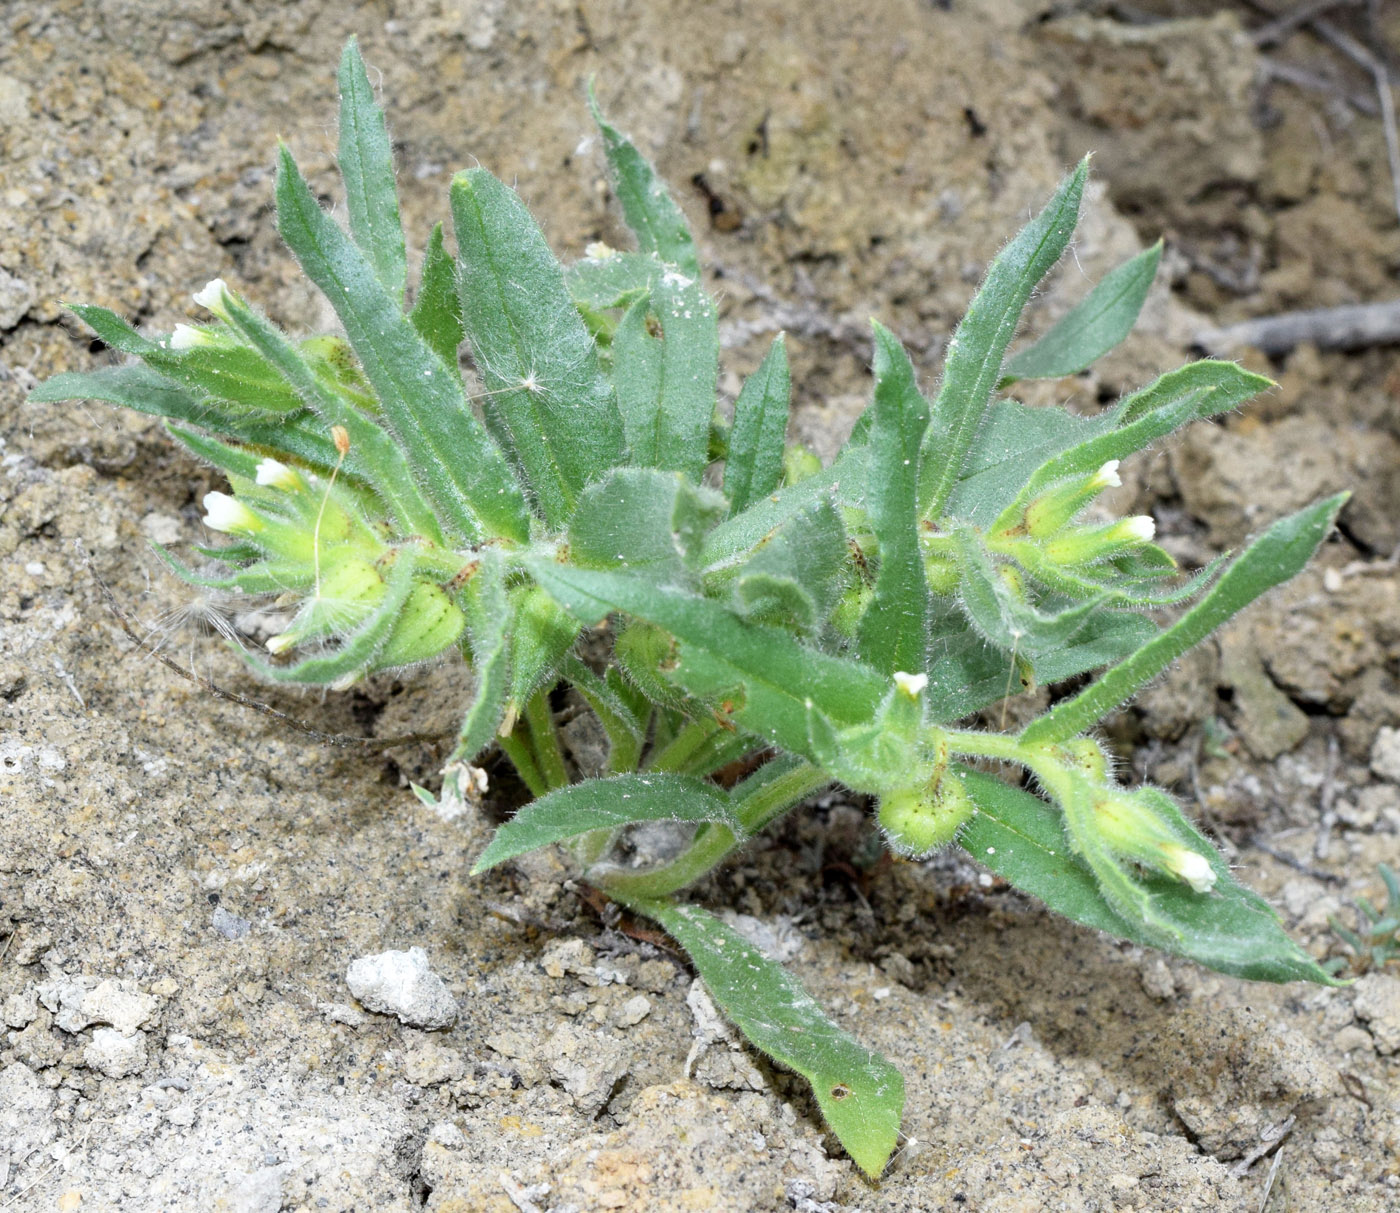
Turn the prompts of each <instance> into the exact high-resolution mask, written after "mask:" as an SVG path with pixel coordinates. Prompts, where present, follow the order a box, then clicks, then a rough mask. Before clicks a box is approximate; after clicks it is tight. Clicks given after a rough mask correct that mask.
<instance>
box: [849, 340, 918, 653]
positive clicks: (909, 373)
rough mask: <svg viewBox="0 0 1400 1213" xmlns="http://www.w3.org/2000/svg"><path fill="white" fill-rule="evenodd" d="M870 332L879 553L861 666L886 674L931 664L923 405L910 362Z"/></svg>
mask: <svg viewBox="0 0 1400 1213" xmlns="http://www.w3.org/2000/svg"><path fill="white" fill-rule="evenodd" d="M874 329H875V400H874V403H873V405H872V406H871V413H872V416H871V424H870V442H869V447H870V456H869V465H868V467H869V471H868V483H869V488H868V489H867V491H866V497H865V510H866V513H867V515H868V516H869V518H870V527H871V530H872V531H873V532H874V534H875V539H876V541H877V542H878V544H879V548H880V563H879V567H878V569H877V570H876V575H875V593H874V596H873V597H872V598H871V600H870V605H869V606H868V607H866V609H865V613H864V614H863V615H862V616H861V619H860V630H859V633H858V638H857V641H858V643H857V648H858V651H859V653H860V656H861V660H863V661H865V662H866V663H867V664H869V665H872V666H874V667H875V668H876V669H878V670H882V671H884V672H886V673H890V674H892V673H894V672H895V671H896V670H903V671H905V672H908V673H915V672H919V671H922V670H923V668H924V666H925V665H926V664H927V662H928V640H929V637H928V623H929V615H928V602H929V593H928V582H927V581H926V580H925V577H924V565H923V558H922V556H921V555H920V553H919V531H918V526H919V512H918V491H919V450H920V445H921V444H922V442H923V437H924V432H925V431H926V430H927V429H928V420H929V407H928V401H927V400H925V399H924V398H923V396H922V395H921V394H920V392H919V388H918V384H917V383H916V382H915V379H914V368H913V366H912V365H911V364H910V362H909V355H908V354H906V353H905V352H904V347H903V346H902V345H901V344H900V343H899V339H898V338H897V337H895V335H894V334H893V333H891V332H890V331H889V329H887V328H885V326H884V325H882V324H880V323H879V322H878V321H875V322H874Z"/></svg>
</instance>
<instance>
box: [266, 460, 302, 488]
mask: <svg viewBox="0 0 1400 1213" xmlns="http://www.w3.org/2000/svg"><path fill="white" fill-rule="evenodd" d="M256 478H257V482H258V483H259V484H260V485H262V487H263V488H265V489H282V490H284V491H285V492H288V493H295V492H297V491H298V490H299V489H300V488H301V477H300V476H298V475H297V474H296V473H295V472H294V471H292V469H291V468H289V467H288V466H287V465H286V464H285V463H279V462H278V461H277V460H276V459H271V458H268V459H264V460H263V461H262V462H261V463H260V464H258V470H257V474H256Z"/></svg>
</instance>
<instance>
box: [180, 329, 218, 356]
mask: <svg viewBox="0 0 1400 1213" xmlns="http://www.w3.org/2000/svg"><path fill="white" fill-rule="evenodd" d="M217 344H218V343H217V342H216V341H215V340H214V338H213V337H211V336H210V335H209V334H208V333H207V332H205V331H204V330H203V329H200V328H195V327H194V326H193V325H190V324H177V325H176V326H175V331H174V332H173V333H171V334H170V348H171V349H172V350H193V349H197V348H198V347H200V346H202V345H217Z"/></svg>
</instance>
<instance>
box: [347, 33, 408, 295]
mask: <svg viewBox="0 0 1400 1213" xmlns="http://www.w3.org/2000/svg"><path fill="white" fill-rule="evenodd" d="M338 83H339V86H340V148H339V154H338V155H337V157H336V161H337V163H338V164H339V165H340V177H341V180H342V181H344V182H345V209H346V211H347V212H348V213H349V215H350V234H351V235H352V236H354V238H355V243H356V244H358V245H359V246H360V249H361V251H362V252H363V253H364V254H365V256H366V257H367V258H368V259H369V262H370V264H371V265H373V266H374V272H375V273H376V274H377V275H378V277H379V281H380V282H381V283H383V285H384V289H385V290H386V291H388V292H389V294H390V295H392V296H393V297H394V298H395V299H397V300H398V301H399V302H400V303H402V302H403V291H404V282H405V280H406V278H407V275H408V270H407V263H406V259H405V253H404V244H403V226H402V224H401V223H400V222H399V194H398V188H397V186H396V185H395V184H394V155H393V149H392V147H391V146H390V143H389V131H388V128H387V127H386V126H385V125H384V111H383V110H381V109H380V108H379V106H378V105H376V104H375V100H374V90H373V89H372V88H370V84H369V77H368V76H367V75H366V74H365V63H364V60H363V59H361V58H360V47H359V44H358V43H357V42H356V40H355V38H354V36H353V35H352V36H351V38H350V40H349V41H348V42H347V43H346V44H345V51H344V53H343V54H342V55H341V57H340V73H339V76H338Z"/></svg>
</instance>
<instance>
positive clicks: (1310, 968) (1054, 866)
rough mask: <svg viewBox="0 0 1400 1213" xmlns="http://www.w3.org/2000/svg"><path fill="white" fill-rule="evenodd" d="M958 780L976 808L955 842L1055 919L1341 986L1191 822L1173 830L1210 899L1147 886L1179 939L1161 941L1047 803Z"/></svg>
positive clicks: (1258, 970)
mask: <svg viewBox="0 0 1400 1213" xmlns="http://www.w3.org/2000/svg"><path fill="white" fill-rule="evenodd" d="M960 773H961V774H962V777H963V781H964V784H965V785H966V787H967V790H968V792H969V793H970V794H971V795H972V797H973V799H974V800H975V801H976V802H977V813H976V815H975V816H973V817H972V819H971V820H970V821H968V823H967V824H966V825H965V826H964V827H963V829H962V832H961V834H960V835H959V838H958V842H959V843H960V844H961V845H962V846H963V847H964V848H965V849H966V851H967V852H968V854H969V855H971V856H972V857H973V859H975V860H976V861H977V862H978V863H979V864H982V865H983V866H984V867H987V868H990V869H991V870H992V871H993V872H995V873H997V874H998V875H999V876H1002V877H1004V878H1005V879H1006V880H1008V881H1010V882H1011V883H1012V884H1013V885H1015V886H1016V887H1017V888H1018V889H1021V890H1023V891H1024V892H1026V893H1029V894H1031V895H1032V896H1034V897H1038V898H1039V899H1040V900H1041V901H1043V902H1045V904H1046V905H1047V906H1049V907H1050V909H1052V910H1054V911H1055V912H1056V913H1059V914H1063V915H1065V917H1067V918H1071V919H1073V920H1074V921H1075V922H1079V923H1083V924H1084V925H1085V926H1089V927H1093V928H1095V929H1097V930H1100V931H1106V932H1108V933H1109V934H1110V935H1114V936H1117V937H1118V938H1121V939H1129V940H1132V941H1133V942H1134V943H1141V944H1149V945H1152V946H1155V947H1164V946H1165V947H1166V949H1167V950H1168V951H1171V952H1174V953H1175V954H1177V955H1179V956H1185V957H1187V958H1189V959H1191V960H1194V961H1196V962H1198V963H1199V964H1203V965H1205V966H1206V967H1208V968H1211V969H1215V970H1217V971H1219V972H1222V973H1230V974H1233V975H1235V976H1237V977H1244V978H1248V979H1249V980H1251V981H1315V982H1319V983H1321V984H1324V985H1336V984H1338V983H1337V982H1336V981H1334V980H1333V979H1332V978H1331V977H1329V976H1328V975H1327V974H1326V973H1325V972H1324V971H1323V970H1322V969H1321V968H1320V967H1319V966H1318V964H1317V963H1316V962H1315V961H1314V960H1313V959H1312V958H1311V957H1310V956H1309V955H1308V954H1307V953H1306V952H1304V951H1303V950H1302V948H1300V947H1299V946H1298V945H1297V944H1296V943H1294V942H1293V940H1292V939H1290V938H1289V937H1288V935H1287V934H1286V933H1285V931H1284V930H1283V927H1282V926H1281V925H1280V923H1279V920H1278V916H1277V915H1276V914H1275V913H1274V912H1273V910H1272V909H1270V908H1269V906H1268V905H1267V903H1265V901H1264V900H1263V899H1262V898H1261V897H1259V896H1258V894H1256V893H1254V892H1252V891H1251V890H1249V889H1247V888H1245V887H1244V886H1243V885H1241V884H1239V883H1238V882H1236V881H1235V879H1234V878H1233V877H1232V876H1231V875H1230V871H1229V867H1228V866H1227V865H1226V864H1225V863H1224V862H1223V861H1222V860H1221V859H1220V856H1219V855H1218V854H1217V852H1216V851H1215V849H1214V848H1213V847H1212V846H1211V845H1210V844H1209V843H1208V842H1207V841H1206V840H1205V839H1204V838H1202V837H1201V835H1200V834H1199V833H1198V832H1197V831H1196V830H1195V829H1194V827H1192V826H1191V825H1190V823H1189V822H1187V821H1186V820H1185V818H1179V820H1178V821H1177V822H1174V823H1173V824H1175V825H1177V826H1178V828H1179V829H1180V830H1181V831H1182V832H1184V833H1186V834H1187V835H1188V837H1190V838H1191V839H1192V846H1191V849H1192V850H1196V851H1197V852H1198V853H1199V854H1201V855H1204V856H1205V857H1206V858H1207V859H1208V860H1209V861H1210V863H1211V866H1212V868H1213V869H1214V870H1215V873H1216V886H1215V890H1214V891H1213V892H1212V893H1210V894H1200V893H1196V892H1193V891H1192V890H1191V889H1190V888H1189V887H1187V886H1186V885H1183V884H1180V883H1178V882H1177V881H1174V880H1169V879H1167V878H1165V877H1155V876H1145V877H1144V878H1143V879H1142V884H1143V886H1144V889H1145V891H1146V893H1147V894H1148V895H1150V896H1151V897H1152V898H1153V899H1154V905H1155V908H1156V912H1157V913H1159V914H1160V915H1162V916H1163V917H1164V919H1165V921H1166V922H1168V923H1169V924H1171V926H1172V927H1173V928H1174V938H1173V939H1172V940H1171V941H1169V942H1165V943H1164V940H1163V939H1162V937H1161V933H1160V932H1159V931H1157V930H1151V929H1147V928H1144V926H1143V925H1142V924H1141V923H1135V922H1132V921H1130V920H1129V919H1126V918H1124V917H1123V916H1122V915H1121V914H1120V913H1119V912H1118V911H1117V910H1115V909H1114V908H1113V906H1112V905H1110V904H1109V902H1108V901H1107V899H1106V898H1105V897H1104V895H1103V893H1102V892H1101V891H1100V889H1099V885H1098V882H1097V880H1096V879H1095V877H1094V873H1093V872H1092V870H1091V869H1090V867H1089V865H1088V864H1087V863H1086V862H1085V861H1084V860H1083V859H1081V858H1080V857H1079V856H1078V855H1076V854H1074V852H1073V851H1072V849H1071V847H1070V843H1069V839H1068V838H1067V836H1066V834H1065V830H1064V825H1063V821H1062V818H1061V816H1060V814H1059V813H1057V812H1056V811H1055V810H1054V809H1053V808H1052V807H1051V806H1050V805H1048V804H1046V803H1045V801H1043V800H1041V799H1040V798H1039V797H1036V796H1032V795H1031V794H1030V793H1028V792H1023V791H1021V790H1020V789H1018V788H1012V787H1008V786H1007V785H1006V784H1004V783H1002V782H1001V781H1000V780H997V779H993V778H992V777H991V776H989V775H983V774H980V773H978V772H975V771H971V770H966V769H963V770H961V772H960ZM1178 817H1179V815H1178Z"/></svg>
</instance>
